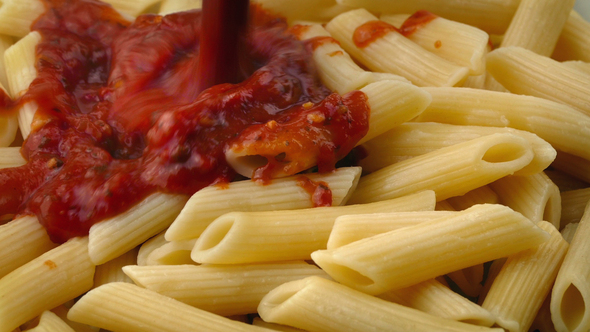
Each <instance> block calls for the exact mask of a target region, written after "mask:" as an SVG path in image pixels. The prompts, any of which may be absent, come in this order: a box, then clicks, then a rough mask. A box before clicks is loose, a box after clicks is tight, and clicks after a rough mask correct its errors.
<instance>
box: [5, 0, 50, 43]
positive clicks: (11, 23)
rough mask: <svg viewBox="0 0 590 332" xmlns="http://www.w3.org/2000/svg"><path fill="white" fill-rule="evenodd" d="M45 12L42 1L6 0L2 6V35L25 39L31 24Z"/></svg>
mask: <svg viewBox="0 0 590 332" xmlns="http://www.w3.org/2000/svg"><path fill="white" fill-rule="evenodd" d="M44 11H45V5H44V4H43V1H41V0H4V1H2V6H0V33H1V34H5V35H9V36H14V37H19V38H20V37H24V36H25V35H26V34H27V33H29V32H30V31H31V24H32V23H33V21H34V20H36V19H37V17H38V16H39V15H41V14H42V13H43V12H44Z"/></svg>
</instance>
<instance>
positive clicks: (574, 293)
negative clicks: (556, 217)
mask: <svg viewBox="0 0 590 332" xmlns="http://www.w3.org/2000/svg"><path fill="white" fill-rule="evenodd" d="M589 236H590V204H588V205H586V209H585V211H584V215H583V216H582V220H580V223H579V224H578V228H577V230H576V232H575V235H574V238H573V239H572V242H571V243H570V247H569V250H568V252H567V254H566V255H565V259H564V260H563V264H562V265H561V268H560V269H559V273H558V274H557V279H556V280H555V285H553V290H552V292H551V319H552V320H553V324H555V329H556V330H557V331H558V332H563V331H568V332H569V331H572V332H573V331H575V332H582V331H588V330H589V329H590V262H589V260H588V257H589V256H590V242H588V237H589Z"/></svg>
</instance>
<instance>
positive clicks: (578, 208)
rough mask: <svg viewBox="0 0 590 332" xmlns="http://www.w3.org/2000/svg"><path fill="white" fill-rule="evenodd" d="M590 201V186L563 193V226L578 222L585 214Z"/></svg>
mask: <svg viewBox="0 0 590 332" xmlns="http://www.w3.org/2000/svg"><path fill="white" fill-rule="evenodd" d="M588 202H590V188H584V189H577V190H570V191H564V192H562V193H561V225H562V226H561V228H563V227H565V226H567V225H568V224H570V223H577V222H579V221H580V220H581V219H582V216H583V215H584V208H585V207H586V204H587V203H588Z"/></svg>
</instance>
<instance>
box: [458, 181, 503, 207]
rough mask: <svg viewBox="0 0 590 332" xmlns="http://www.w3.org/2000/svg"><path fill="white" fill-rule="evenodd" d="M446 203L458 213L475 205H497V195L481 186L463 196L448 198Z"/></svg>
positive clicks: (486, 187) (488, 188)
mask: <svg viewBox="0 0 590 332" xmlns="http://www.w3.org/2000/svg"><path fill="white" fill-rule="evenodd" d="M447 202H448V203H449V204H450V205H451V206H452V207H453V209H455V210H457V211H460V210H465V209H467V208H469V207H472V206H473V205H475V204H497V203H499V198H498V194H496V193H495V192H494V191H493V190H492V189H490V187H488V186H483V187H479V188H475V189H473V190H471V191H469V192H467V193H466V194H465V195H461V196H455V197H449V198H447Z"/></svg>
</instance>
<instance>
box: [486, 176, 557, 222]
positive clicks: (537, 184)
mask: <svg viewBox="0 0 590 332" xmlns="http://www.w3.org/2000/svg"><path fill="white" fill-rule="evenodd" d="M489 186H490V188H492V189H493V190H494V191H495V192H496V193H497V194H498V197H499V198H500V202H501V203H502V204H504V205H507V206H509V207H510V208H512V209H513V210H514V211H517V212H520V213H522V214H523V215H524V216H525V217H527V218H529V219H530V220H531V221H533V222H537V221H541V220H545V221H548V222H550V223H552V224H553V226H555V227H556V228H557V229H559V228H560V226H559V221H560V219H561V195H560V193H559V188H557V185H555V183H553V181H551V179H549V177H548V176H547V175H545V174H544V173H543V172H541V173H537V174H535V175H529V176H507V177H504V178H501V179H499V180H497V181H494V182H492V183H490V184H489Z"/></svg>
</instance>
